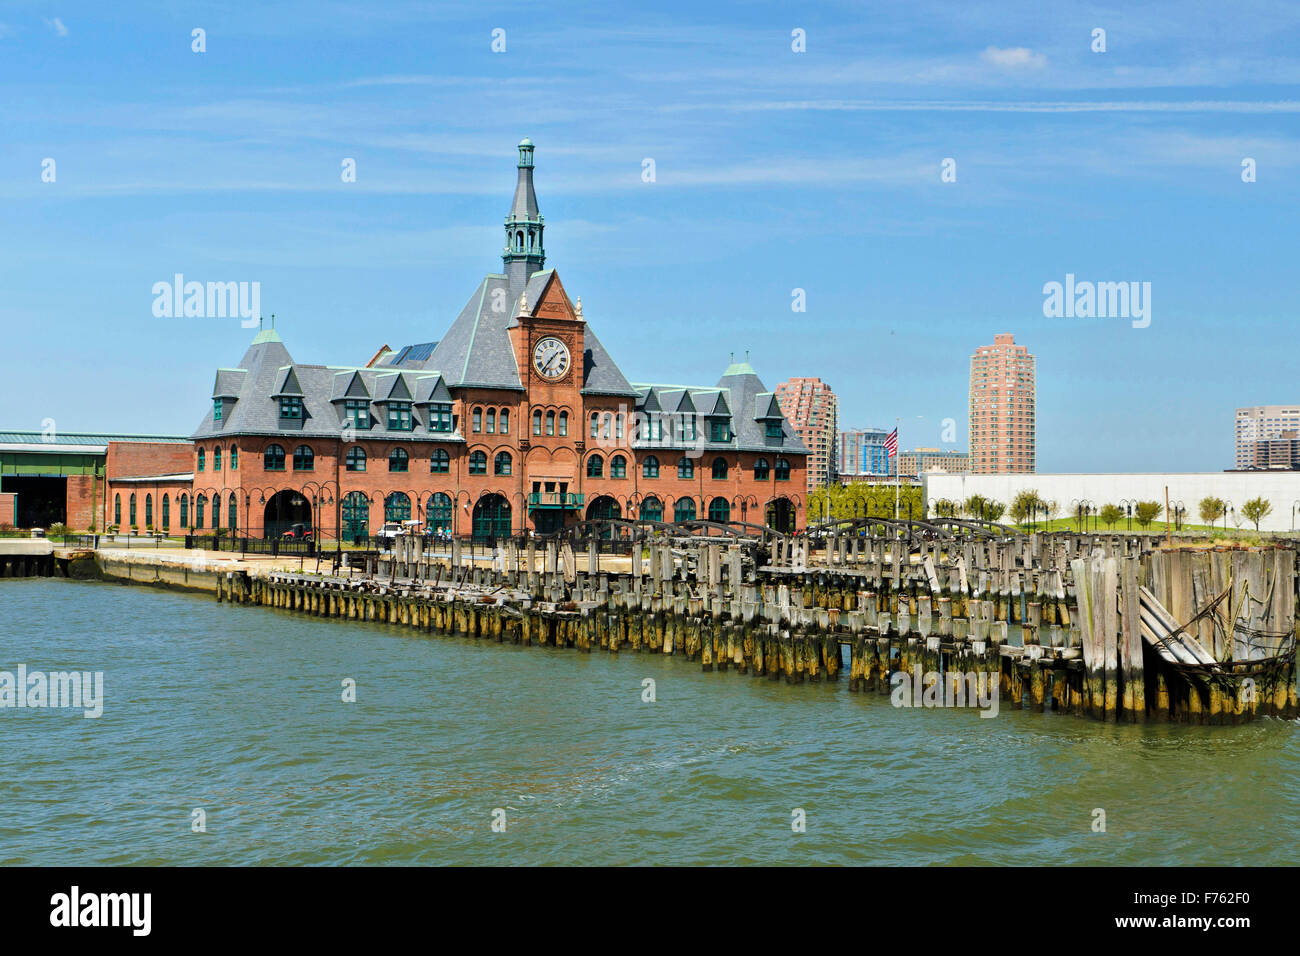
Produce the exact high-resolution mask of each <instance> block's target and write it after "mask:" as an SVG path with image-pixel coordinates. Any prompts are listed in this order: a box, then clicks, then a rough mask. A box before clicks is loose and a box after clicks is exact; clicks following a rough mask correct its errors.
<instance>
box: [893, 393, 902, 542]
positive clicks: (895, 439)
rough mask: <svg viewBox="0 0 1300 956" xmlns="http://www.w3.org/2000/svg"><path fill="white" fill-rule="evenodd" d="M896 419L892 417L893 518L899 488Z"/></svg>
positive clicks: (896, 511)
mask: <svg viewBox="0 0 1300 956" xmlns="http://www.w3.org/2000/svg"><path fill="white" fill-rule="evenodd" d="M898 421H899V420H898V419H897V418H895V419H894V520H895V521H897V520H898V493H899V489H900V488H901V484H900V482H899V476H898Z"/></svg>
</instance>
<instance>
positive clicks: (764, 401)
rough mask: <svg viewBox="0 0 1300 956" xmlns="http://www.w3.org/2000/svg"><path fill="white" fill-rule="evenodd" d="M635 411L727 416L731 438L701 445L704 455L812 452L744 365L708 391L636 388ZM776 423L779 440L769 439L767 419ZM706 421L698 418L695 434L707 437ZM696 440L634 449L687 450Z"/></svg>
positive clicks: (732, 367) (675, 387)
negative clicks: (716, 452) (778, 424)
mask: <svg viewBox="0 0 1300 956" xmlns="http://www.w3.org/2000/svg"><path fill="white" fill-rule="evenodd" d="M633 388H635V389H636V392H637V411H639V412H653V411H660V412H661V413H662V414H665V415H673V414H678V415H682V414H695V415H697V416H703V417H704V418H708V417H714V416H718V417H727V418H729V419H730V422H731V432H732V440H731V441H729V442H712V441H706V442H705V443H704V446H703V447H704V450H705V451H766V452H770V453H772V454H783V455H807V454H810V452H809V451H808V449H807V448H806V447H805V446H804V444H803V442H801V441H800V440H799V436H798V434H797V433H796V432H795V430H794V429H793V428H792V427H791V426H790V423H789V421H787V420H786V418H785V416H784V415H783V414H782V413H781V406H780V405H778V404H776V396H775V395H774V394H773V393H772V392H770V391H768V390H767V387H766V386H765V385H764V384H763V382H762V381H761V380H760V379H759V377H758V373H757V372H755V371H754V369H753V368H751V367H750V365H749V364H748V363H747V362H741V363H732V364H731V365H730V366H728V367H727V370H726V371H725V372H723V373H722V377H721V378H720V379H718V384H717V385H715V386H714V387H712V388H704V387H694V386H689V385H652V384H635V385H633ZM769 419H771V420H780V422H781V438H780V439H776V438H768V437H767V421H768V420H769ZM707 428H708V426H707V423H706V421H704V420H702V419H701V420H699V421H698V424H697V429H700V431H699V432H698V433H699V434H701V435H703V436H704V437H705V438H707V437H708V430H707ZM695 445H696V443H695V442H689V441H686V442H681V441H678V442H670V441H668V440H667V439H665V440H662V441H653V442H644V443H643V442H638V443H637V446H636V447H638V448H643V447H644V448H651V447H669V448H674V447H676V448H687V447H691V446H695Z"/></svg>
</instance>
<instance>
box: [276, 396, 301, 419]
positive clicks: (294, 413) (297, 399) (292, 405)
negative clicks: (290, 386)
mask: <svg viewBox="0 0 1300 956" xmlns="http://www.w3.org/2000/svg"><path fill="white" fill-rule="evenodd" d="M301 419H302V396H300V395H281V396H280V420H281V421H300V420H301Z"/></svg>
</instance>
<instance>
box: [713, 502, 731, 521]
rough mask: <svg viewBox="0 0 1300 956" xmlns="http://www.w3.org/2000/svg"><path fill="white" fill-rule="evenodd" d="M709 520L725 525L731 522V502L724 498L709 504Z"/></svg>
mask: <svg viewBox="0 0 1300 956" xmlns="http://www.w3.org/2000/svg"><path fill="white" fill-rule="evenodd" d="M709 520H710V521H717V522H718V523H720V524H725V523H726V522H728V521H730V520H731V502H729V501H727V499H726V498H714V499H713V500H712V501H710V502H709Z"/></svg>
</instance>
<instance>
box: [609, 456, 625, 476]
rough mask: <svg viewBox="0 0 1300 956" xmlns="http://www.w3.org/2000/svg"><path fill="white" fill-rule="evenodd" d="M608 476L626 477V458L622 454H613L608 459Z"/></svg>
mask: <svg viewBox="0 0 1300 956" xmlns="http://www.w3.org/2000/svg"><path fill="white" fill-rule="evenodd" d="M609 477H611V478H626V477H627V459H626V458H624V457H623V456H622V455H615V456H614V457H613V458H611V459H610V460H609Z"/></svg>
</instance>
